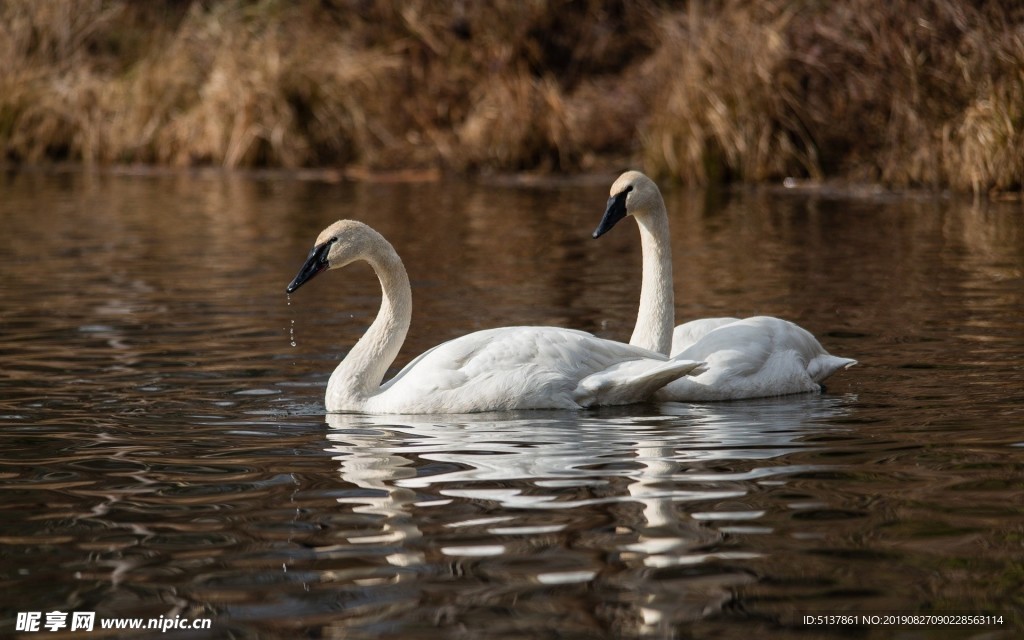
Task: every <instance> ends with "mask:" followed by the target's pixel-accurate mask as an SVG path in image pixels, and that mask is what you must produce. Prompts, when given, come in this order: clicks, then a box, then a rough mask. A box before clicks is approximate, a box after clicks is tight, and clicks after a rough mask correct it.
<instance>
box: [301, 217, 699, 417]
mask: <svg viewBox="0 0 1024 640" xmlns="http://www.w3.org/2000/svg"><path fill="white" fill-rule="evenodd" d="M359 260H362V261H365V262H367V263H369V265H370V266H371V267H372V268H373V270H374V272H375V273H376V274H377V278H378V279H379V280H380V286H381V291H382V296H383V297H382V301H381V306H380V311H379V312H378V313H377V317H376V319H374V321H373V323H372V324H371V325H370V327H369V328H368V329H367V330H366V333H365V334H363V336H362V337H361V338H360V339H359V340H358V341H357V342H356V344H355V346H353V347H352V349H351V350H350V351H349V352H348V355H347V356H346V357H345V358H344V359H343V360H342V361H341V363H340V364H338V366H337V368H336V369H335V370H334V373H332V374H331V378H330V380H329V381H328V383H327V395H326V405H327V410H328V411H332V412H333V411H363V412H367V413H472V412H479V411H506V410H518V409H580V408H583V407H590V406H596V405H614V404H630V403H634V402H644V401H646V400H648V399H649V398H650V397H651V396H652V395H653V394H654V393H655V392H656V391H657V390H658V389H660V388H661V387H663V386H664V385H665V384H667V383H669V382H671V381H673V380H675V379H677V378H679V377H681V376H685V375H687V374H688V373H690V372H693V371H695V370H700V369H699V367H701V365H702V363H700V362H691V361H689V360H685V359H682V358H672V359H670V358H668V357H666V356H664V355H662V354H658V353H654V352H651V351H649V350H647V349H644V348H641V347H636V346H631V345H627V344H622V343H619V342H613V341H611V340H603V339H600V338H597V337H595V336H593V335H590V334H589V333H584V332H582V331H573V330H570V329H558V328H554V327H506V328H500V329H489V330H485V331H477V332H475V333H471V334H468V335H465V336H462V337H460V338H456V339H454V340H450V341H448V342H445V343H443V344H440V345H438V346H436V347H434V348H433V349H430V350H428V351H426V352H425V353H423V354H422V355H420V356H419V357H417V358H416V359H414V360H413V361H412V362H410V363H409V364H408V365H406V366H405V368H403V369H402V370H401V371H399V372H398V373H397V374H396V375H395V376H394V377H393V378H391V379H390V380H388V381H387V382H386V383H384V384H383V385H382V384H381V382H382V381H383V379H384V374H385V373H386V372H387V369H388V367H389V366H390V365H391V363H392V362H393V361H394V359H395V358H396V357H397V356H398V352H399V350H400V349H401V347H402V343H403V342H404V341H405V336H406V333H407V332H408V330H409V323H410V320H411V317H412V291H411V288H410V285H409V276H408V275H407V274H406V271H405V267H404V266H403V264H402V260H401V259H400V258H399V257H398V254H397V253H396V252H395V249H394V247H392V246H391V244H390V243H389V242H388V241H387V240H385V239H384V237H383V236H382V235H380V234H379V233H377V232H376V231H374V230H373V229H372V228H370V227H369V226H367V225H365V224H363V223H361V222H356V221H353V220H339V221H338V222H335V223H334V224H332V225H331V226H329V227H327V228H326V229H324V231H323V232H321V233H320V236H319V237H318V238H317V240H316V243H315V245H314V247H313V250H312V251H310V253H309V256H308V257H307V258H306V262H305V263H304V264H303V265H302V267H301V268H300V269H299V273H298V274H297V275H296V276H295V279H294V280H292V282H291V284H290V285H288V289H287V290H288V293H292V292H294V291H295V290H297V289H298V288H299V287H301V286H302V285H303V284H305V283H306V282H308V281H309V280H310V279H312V278H313V277H314V276H316V275H317V274H319V273H321V272H323V271H326V270H328V269H335V268H340V267H344V266H346V265H348V264H351V263H353V262H356V261H359Z"/></svg>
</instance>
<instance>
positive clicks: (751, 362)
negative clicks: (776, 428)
mask: <svg viewBox="0 0 1024 640" xmlns="http://www.w3.org/2000/svg"><path fill="white" fill-rule="evenodd" d="M627 215H631V216H633V218H635V219H636V222H637V226H638V227H639V228H640V238H641V246H642V249H643V280H642V284H641V289H640V313H639V314H638V316H637V321H636V327H635V328H634V330H633V336H632V337H631V338H630V340H629V343H630V344H632V345H635V346H639V347H644V348H646V349H650V350H652V351H657V352H659V353H664V354H671V355H672V356H673V357H682V358H688V359H694V360H702V361H705V362H707V369H706V371H704V373H701V374H700V375H695V376H692V377H688V378H683V379H680V380H677V381H675V382H673V383H671V384H669V385H668V386H666V387H665V388H663V389H662V390H660V391H659V392H658V393H657V394H655V399H658V400H676V401H691V400H696V401H699V400H738V399H742V398H759V397H767V396H777V395H786V394H790V393H802V392H807V391H819V390H820V389H821V383H822V382H823V381H824V380H825V379H826V378H828V377H829V376H830V375H832V374H833V373H835V372H836V371H838V370H839V369H841V368H846V367H851V366H853V365H854V364H856V363H857V361H856V360H851V359H849V358H839V357H836V356H833V355H830V354H829V353H828V352H827V351H825V349H823V348H822V346H821V344H820V343H819V342H818V340H817V339H816V338H815V337H814V336H813V335H811V334H810V333H809V332H808V331H806V330H805V329H803V328H801V327H799V326H797V325H795V324H793V323H792V322H789V321H787V320H781V319H779V318H772V317H768V316H756V317H753V318H745V319H743V320H740V319H738V318H705V319H703V320H693V321H690V322H687V323H685V324H681V325H679V326H678V327H676V328H675V330H674V331H673V328H672V325H673V324H675V302H674V299H673V283H672V252H671V247H670V241H669V233H668V212H667V211H666V210H665V201H664V200H663V199H662V197H661V191H659V190H658V187H657V185H655V184H654V182H653V181H652V180H651V179H650V178H648V177H647V176H645V175H644V174H642V173H640V172H639V171H627V172H626V173H624V174H622V175H621V176H619V178H618V179H617V180H616V181H615V183H614V184H612V188H611V198H609V199H608V207H607V209H606V210H605V213H604V217H603V218H602V220H601V224H600V225H599V226H598V227H597V229H596V230H595V231H594V237H595V238H598V237H600V236H602V235H603V234H605V233H606V232H607V231H608V230H609V229H611V228H612V227H613V226H615V223H617V222H618V221H619V220H622V219H623V218H625V217H626V216H627Z"/></svg>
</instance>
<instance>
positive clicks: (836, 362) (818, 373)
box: [807, 353, 857, 384]
mask: <svg viewBox="0 0 1024 640" xmlns="http://www.w3.org/2000/svg"><path fill="white" fill-rule="evenodd" d="M855 364H857V361H856V360H853V359H852V358H840V357H838V356H833V355H830V354H827V353H825V354H822V355H819V356H817V357H815V358H814V359H812V360H811V361H810V362H808V363H807V375H809V376H810V377H811V380H814V381H815V382H817V383H818V384H821V383H822V382H824V381H825V380H827V379H828V378H829V376H831V375H832V374H833V373H835V372H837V371H839V370H840V369H849V368H850V367H852V366H853V365H855Z"/></svg>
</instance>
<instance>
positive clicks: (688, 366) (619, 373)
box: [574, 359, 704, 407]
mask: <svg viewBox="0 0 1024 640" xmlns="http://www.w3.org/2000/svg"><path fill="white" fill-rule="evenodd" d="M703 366H704V363H703V362H697V361H695V360H684V359H673V360H669V361H667V362H663V361H659V360H647V359H641V360H632V361H628V362H622V363H619V364H616V365H613V366H611V367H609V368H607V369H605V370H603V371H600V372H598V373H594V374H591V375H589V376H587V377H586V378H583V379H582V380H581V381H580V383H579V385H578V386H577V388H576V392H575V394H574V396H575V400H576V402H578V403H579V404H580V406H583V407H593V406H599V405H617V404H630V403H634V402H644V401H646V400H649V399H651V397H652V396H653V395H654V393H655V392H656V391H657V390H658V389H660V388H662V387H664V386H665V385H666V384H668V383H670V382H672V381H673V380H678V379H679V378H682V377H683V376H686V375H689V374H692V373H695V372H698V371H699V370H702V367H703Z"/></svg>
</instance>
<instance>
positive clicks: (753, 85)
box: [0, 0, 1024, 190]
mask: <svg viewBox="0 0 1024 640" xmlns="http://www.w3.org/2000/svg"><path fill="white" fill-rule="evenodd" d="M1021 24H1024V12H1022V11H1020V10H1012V11H1011V10H1003V9H1001V8H999V7H997V6H995V5H994V4H992V5H991V6H983V7H982V8H975V7H974V6H971V5H967V3H959V2H953V1H952V0H932V1H930V2H925V3H919V2H910V1H908V0H904V1H902V2H895V3H877V2H874V1H873V0H853V1H852V2H846V3H805V2H799V1H797V0H769V1H768V2H761V3H747V2H740V1H738V0H732V1H727V2H725V3H710V2H704V3H702V2H697V1H695V2H691V3H689V4H688V6H686V7H684V8H678V7H675V6H668V5H664V4H663V3H657V2H653V1H645V0H641V1H639V2H636V1H633V2H615V1H607V2H600V1H598V0H591V1H589V2H578V3H569V4H560V3H559V4H555V3H550V2H534V3H526V4H524V3H520V2H513V1H512V0H499V1H497V2H488V3H463V4H461V5H457V4H453V5H448V4H445V3H429V2H426V1H425V0H424V1H413V2H396V1H394V0H377V1H376V2H367V3H344V2H314V1H313V0H303V1H300V2H292V3H289V2H279V1H275V0H266V1H264V2H258V3H248V2H241V1H240V0H235V1H230V0H229V1H227V2H218V3H198V2H195V3H183V2H172V1H170V0H166V1H164V2H150V3H131V2H126V1H122V2H114V1H112V2H100V1H99V0H95V1H91V2H90V1H85V2H71V1H66V2H60V1H56V0H55V1H52V2H34V1H32V0H11V1H10V2H5V3H3V4H2V5H0V59H3V60H4V61H5V62H4V65H3V66H2V67H0V144H2V145H3V149H4V155H5V157H6V158H8V159H13V160H16V161H25V162H38V161H42V160H49V159H72V160H79V159H82V160H86V161H95V162H156V163H166V164H174V165H195V164H220V165H225V166H229V167H235V166H283V167H299V166H311V165H319V164H359V165H362V166H366V167H371V168H409V167H411V168H428V167H430V168H432V167H447V168H452V169H455V170H467V169H474V168H492V169H499V170H516V169H534V168H541V169H550V170H579V169H589V168H595V167H615V168H619V167H620V166H621V164H622V163H623V162H626V161H628V160H627V159H633V160H635V161H640V160H642V164H643V165H644V167H645V168H646V169H647V170H648V171H650V172H652V173H655V174H659V175H663V176H672V177H675V178H678V179H682V180H684V181H688V182H694V183H707V182H713V181H716V180H722V179H742V180H755V181H756V180H765V179H777V178H779V177H782V176H788V175H794V176H808V177H811V178H822V177H826V176H844V177H851V178H856V179H866V180H881V181H884V182H886V183H890V184H894V185H926V186H938V185H950V186H953V187H955V188H961V189H972V188H973V189H976V190H988V189H1014V188H1019V187H1020V186H1021V181H1022V176H1024V134H1022V133H1021V131H1022V129H1024V75H1022V74H1021V73H1020V69H1021V68H1022V66H1024V36H1022V35H1021Z"/></svg>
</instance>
